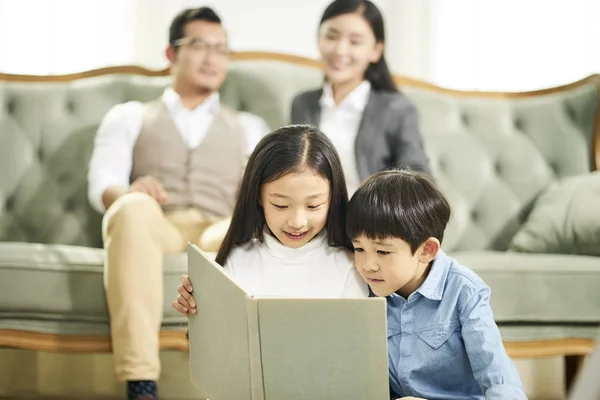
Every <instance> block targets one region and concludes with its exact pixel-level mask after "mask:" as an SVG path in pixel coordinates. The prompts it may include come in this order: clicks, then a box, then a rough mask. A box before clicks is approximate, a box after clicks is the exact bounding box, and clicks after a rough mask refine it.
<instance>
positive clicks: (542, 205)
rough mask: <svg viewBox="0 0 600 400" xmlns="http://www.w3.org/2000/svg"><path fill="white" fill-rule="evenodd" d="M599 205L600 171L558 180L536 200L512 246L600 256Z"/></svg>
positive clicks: (510, 248)
mask: <svg viewBox="0 0 600 400" xmlns="http://www.w3.org/2000/svg"><path fill="white" fill-rule="evenodd" d="M599 205H600V172H594V173H591V174H585V175H581V176H576V177H571V178H567V179H563V180H561V181H559V182H556V183H554V184H552V185H550V186H549V187H548V188H547V189H546V190H545V191H544V192H543V193H542V195H541V196H540V197H539V199H538V200H537V201H536V202H535V205H534V208H533V210H532V212H531V214H530V215H529V217H528V218H527V221H526V222H525V224H524V225H523V226H522V227H521V229H520V230H519V232H518V233H517V234H516V235H515V237H514V238H513V240H512V242H511V243H510V246H509V250H513V251H519V252H527V253H561V254H582V255H592V256H600V207H599ZM598 262H599V263H600V261H598Z"/></svg>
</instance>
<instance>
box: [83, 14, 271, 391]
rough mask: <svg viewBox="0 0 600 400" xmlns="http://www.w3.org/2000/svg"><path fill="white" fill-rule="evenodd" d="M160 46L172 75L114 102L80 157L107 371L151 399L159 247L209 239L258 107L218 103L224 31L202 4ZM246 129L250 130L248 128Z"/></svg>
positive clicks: (159, 300)
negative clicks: (92, 219)
mask: <svg viewBox="0 0 600 400" xmlns="http://www.w3.org/2000/svg"><path fill="white" fill-rule="evenodd" d="M166 56H167V58H168V60H169V62H170V65H171V74H172V78H173V81H172V85H171V87H169V88H167V89H165V91H164V93H163V94H162V96H161V98H159V99H156V100H155V101H151V102H149V103H140V102H129V103H125V104H120V105H117V106H115V107H114V108H113V109H111V110H110V111H109V113H108V114H107V115H106V117H105V118H104V120H103V121H102V123H101V125H100V127H99V129H98V133H97V136H96V139H95V145H94V153H93V155H92V159H91V161H90V171H89V176H88V180H89V193H88V195H89V199H90V202H91V204H92V205H93V206H94V207H95V208H96V209H97V210H99V211H101V212H104V211H106V213H105V215H104V220H103V237H104V247H105V249H106V265H105V276H104V281H105V288H106V294H107V300H108V307H109V311H110V318H111V337H112V346H113V352H114V356H115V369H116V375H117V378H118V379H119V380H121V381H127V382H128V398H129V399H155V398H156V380H157V379H158V377H159V375H160V360H159V345H158V337H159V331H160V326H161V320H162V311H163V284H162V278H163V273H162V258H163V257H162V255H163V253H164V252H182V251H185V247H186V243H187V241H191V242H194V243H197V244H198V245H199V246H200V247H201V248H204V249H205V250H207V251H215V250H216V249H217V248H218V245H219V242H220V239H221V237H222V236H223V235H224V231H225V230H226V228H227V225H228V220H227V217H229V215H230V214H231V212H232V210H233V204H234V198H235V194H236V191H237V187H238V184H239V182H240V179H241V176H242V173H243V168H244V162H245V158H246V155H247V150H248V146H247V140H246V138H247V137H248V136H249V135H254V136H255V135H256V132H257V131H259V134H265V133H266V132H267V130H268V127H267V126H266V124H265V123H264V121H262V120H261V119H259V118H258V117H255V116H248V115H245V118H246V120H245V121H244V122H243V123H242V121H241V120H240V117H239V115H238V114H237V113H236V112H235V111H233V110H231V109H229V108H227V107H225V106H224V105H222V104H220V99H219V94H218V90H219V88H220V86H221V85H222V83H223V81H224V80H225V77H226V74H227V68H228V63H229V50H228V43H227V35H226V32H225V30H224V29H223V26H222V25H221V20H220V18H219V16H218V15H217V14H216V13H215V12H214V11H213V10H211V9H210V8H206V7H202V8H197V9H190V10H184V11H182V12H181V13H179V14H178V15H177V16H176V17H175V19H174V20H173V21H172V23H171V27H170V31H169V46H168V48H167V50H166ZM249 129H252V130H253V131H252V132H249Z"/></svg>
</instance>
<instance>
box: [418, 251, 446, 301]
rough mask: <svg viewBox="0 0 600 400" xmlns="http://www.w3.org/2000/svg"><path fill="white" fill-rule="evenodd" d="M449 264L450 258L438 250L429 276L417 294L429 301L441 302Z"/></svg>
mask: <svg viewBox="0 0 600 400" xmlns="http://www.w3.org/2000/svg"><path fill="white" fill-rule="evenodd" d="M451 264H452V260H451V259H450V257H448V256H447V255H446V253H444V252H443V251H442V249H440V251H438V254H437V256H436V257H435V259H434V260H433V265H432V266H431V270H430V271H429V275H427V278H426V279H425V282H423V284H422V285H421V287H420V288H418V289H417V292H419V293H421V294H422V295H423V296H425V297H427V298H428V299H430V300H441V299H442V294H443V293H444V286H445V285H446V279H448V272H449V271H450V265H451Z"/></svg>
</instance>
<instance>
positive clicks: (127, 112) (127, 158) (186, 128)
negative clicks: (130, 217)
mask: <svg viewBox="0 0 600 400" xmlns="http://www.w3.org/2000/svg"><path fill="white" fill-rule="evenodd" d="M161 99H162V101H163V102H164V103H165V106H166V107H167V111H168V112H169V114H170V115H171V118H172V119H173V122H174V123H175V126H176V127H177V129H178V131H179V133H180V134H181V136H182V137H183V139H184V141H185V142H186V143H187V144H188V146H189V147H190V148H192V149H193V148H195V147H197V146H198V145H200V143H201V142H202V140H203V139H204V137H205V136H206V133H207V132H208V128H209V127H210V125H211V123H212V121H213V119H214V117H215V116H216V115H217V113H218V111H219V105H220V97H219V93H214V94H212V95H211V96H210V97H208V98H207V99H206V100H205V101H204V102H203V103H202V104H200V105H199V106H198V107H196V108H194V109H193V110H189V109H186V108H185V107H184V106H183V104H182V102H181V98H180V97H179V95H178V94H177V93H176V92H175V91H174V90H173V89H172V88H166V89H165V91H164V92H163V94H162V97H161ZM143 110H144V109H143V104H142V103H141V102H139V101H130V102H127V103H123V104H118V105H116V106H114V107H113V108H111V109H110V111H109V112H108V113H107V114H106V116H105V117H104V119H103V120H102V122H101V123H100V126H99V127H98V132H97V133H96V137H95V139H94V151H93V153H92V157H91V160H90V165H89V172H88V198H89V201H90V203H91V205H92V207H93V208H94V209H96V210H97V211H98V212H100V213H103V212H104V211H106V209H105V207H104V203H103V201H102V194H103V193H104V191H105V190H106V189H107V188H108V187H109V186H115V185H118V186H123V187H129V177H130V175H131V168H132V162H133V149H134V146H135V143H136V141H137V138H138V136H139V134H140V130H141V127H142V117H143ZM239 118H240V124H241V126H242V127H243V128H244V130H245V134H246V138H247V146H248V147H247V148H248V154H250V153H251V152H252V150H253V149H254V146H256V143H257V142H258V141H259V140H260V139H261V138H262V136H264V135H265V134H267V133H268V132H269V131H270V129H269V126H268V125H267V123H266V122H265V121H264V120H263V119H262V118H260V117H258V116H256V115H254V114H251V113H247V112H240V113H239Z"/></svg>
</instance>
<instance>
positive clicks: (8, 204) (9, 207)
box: [4, 197, 15, 212]
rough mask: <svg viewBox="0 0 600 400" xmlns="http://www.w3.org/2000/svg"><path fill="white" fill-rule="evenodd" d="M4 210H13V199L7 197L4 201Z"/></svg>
mask: <svg viewBox="0 0 600 400" xmlns="http://www.w3.org/2000/svg"><path fill="white" fill-rule="evenodd" d="M4 208H5V209H6V211H8V212H11V211H12V210H13V209H14V208H15V198H14V197H9V198H8V199H6V202H5V203H4Z"/></svg>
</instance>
